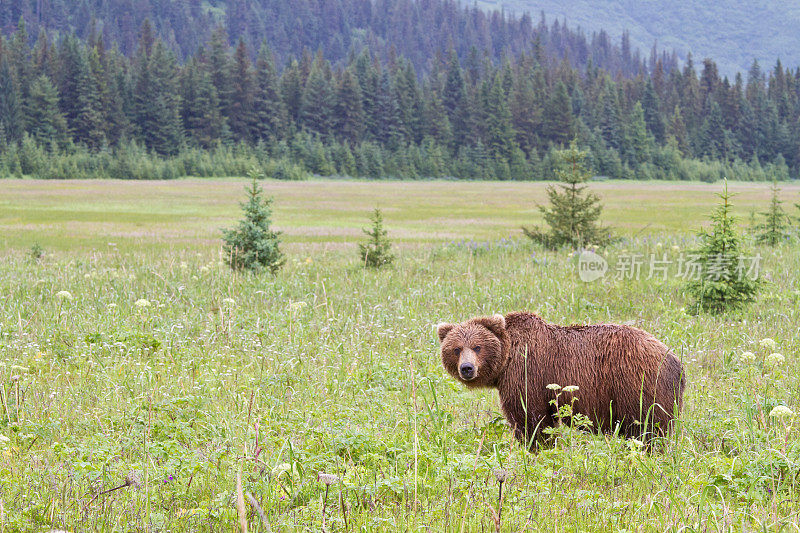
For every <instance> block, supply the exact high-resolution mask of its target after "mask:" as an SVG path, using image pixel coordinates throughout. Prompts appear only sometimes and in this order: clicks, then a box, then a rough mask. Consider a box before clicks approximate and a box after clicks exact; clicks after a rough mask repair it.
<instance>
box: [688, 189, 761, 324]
mask: <svg viewBox="0 0 800 533" xmlns="http://www.w3.org/2000/svg"><path fill="white" fill-rule="evenodd" d="M718 196H719V198H720V200H721V203H720V204H719V205H718V206H717V207H716V208H715V209H714V211H713V212H712V213H711V216H710V218H711V227H710V228H708V229H701V230H700V231H699V232H698V237H699V238H700V246H699V248H698V249H697V250H694V251H693V253H692V254H690V259H691V260H692V261H693V262H694V263H695V264H697V265H699V270H698V271H697V275H696V276H694V277H693V279H690V280H689V281H688V283H687V285H686V290H687V292H688V293H689V294H690V295H691V296H692V297H693V298H694V302H693V304H692V305H693V311H697V312H699V311H705V312H708V313H715V314H716V313H723V312H725V311H735V310H737V309H740V308H742V307H744V305H746V304H747V303H750V302H752V301H754V300H755V297H756V294H757V292H758V289H759V286H760V284H761V280H760V279H759V278H757V277H756V276H755V275H754V272H751V268H750V267H752V266H753V265H752V262H753V261H757V260H758V259H757V258H751V257H746V256H744V254H743V250H742V246H741V238H740V236H739V233H738V232H737V230H736V219H735V217H734V216H733V214H732V212H731V202H730V199H731V197H732V195H731V194H730V193H729V192H728V182H727V180H726V181H725V188H724V189H723V191H722V193H720V194H719V195H718Z"/></svg>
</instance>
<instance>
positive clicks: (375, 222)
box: [358, 208, 394, 268]
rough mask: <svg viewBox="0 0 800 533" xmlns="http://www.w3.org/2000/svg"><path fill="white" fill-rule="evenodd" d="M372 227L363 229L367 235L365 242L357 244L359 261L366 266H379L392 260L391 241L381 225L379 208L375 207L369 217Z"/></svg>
mask: <svg viewBox="0 0 800 533" xmlns="http://www.w3.org/2000/svg"><path fill="white" fill-rule="evenodd" d="M370 221H371V222H372V227H371V228H370V229H364V230H363V231H364V234H365V235H366V236H367V237H369V238H368V239H367V242H365V243H361V244H359V245H358V248H359V252H360V255H361V262H362V263H363V264H364V265H365V266H368V267H372V268H380V267H382V266H384V265H388V264H390V263H391V262H392V261H393V260H394V255H392V253H391V248H392V243H391V241H390V240H389V237H388V234H389V233H388V231H386V229H385V228H384V227H383V214H382V213H381V210H380V209H377V208H376V209H375V211H374V212H373V213H372V216H371V217H370Z"/></svg>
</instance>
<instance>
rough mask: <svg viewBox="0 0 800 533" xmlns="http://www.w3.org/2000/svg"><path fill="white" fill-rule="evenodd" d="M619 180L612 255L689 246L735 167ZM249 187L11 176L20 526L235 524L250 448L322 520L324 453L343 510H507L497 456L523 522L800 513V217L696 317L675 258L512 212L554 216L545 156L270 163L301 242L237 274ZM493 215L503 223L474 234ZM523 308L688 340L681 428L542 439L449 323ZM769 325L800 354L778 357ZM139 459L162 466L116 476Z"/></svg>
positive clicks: (7, 311)
mask: <svg viewBox="0 0 800 533" xmlns="http://www.w3.org/2000/svg"><path fill="white" fill-rule="evenodd" d="M595 187H596V188H597V190H598V191H599V192H600V194H601V196H602V197H603V198H604V200H605V201H606V204H607V205H608V210H607V214H606V217H605V220H606V222H608V223H610V224H612V225H614V226H616V227H618V228H620V229H621V232H622V233H623V234H624V235H626V239H625V240H624V241H623V242H621V243H619V244H618V245H616V246H615V247H613V248H611V249H609V250H607V251H606V253H607V255H608V257H609V258H610V259H611V260H612V261H613V259H614V257H616V256H617V255H618V254H620V253H621V251H622V250H623V249H625V250H629V251H637V252H641V253H650V252H652V251H655V250H656V249H657V248H658V249H661V248H663V249H666V250H669V253H670V254H675V253H677V252H674V251H672V250H673V249H672V247H673V246H678V247H679V249H680V250H685V249H686V248H687V247H688V246H690V245H691V237H687V236H686V232H687V231H689V230H691V229H693V228H694V227H695V226H696V225H697V224H699V223H700V222H701V221H702V220H703V218H704V214H705V213H706V212H707V211H709V210H710V208H711V204H710V202H712V201H713V192H714V191H715V190H716V188H717V187H709V186H700V185H684V184H638V183H630V184H629V183H603V184H598V185H595ZM733 188H734V189H735V190H738V191H739V192H741V195H740V197H739V198H738V206H739V208H740V210H741V212H742V213H746V212H747V210H748V209H749V207H746V206H748V204H750V203H753V204H756V203H757V204H758V205H766V202H767V199H768V194H769V193H768V187H767V186H766V185H760V186H749V185H736V186H734V187H733ZM241 189H242V182H241V181H233V180H231V181H210V182H205V181H179V182H174V183H172V182H170V183H157V184H150V183H137V184H126V183H113V182H97V183H74V182H63V183H51V184H42V183H38V182H0V190H2V191H3V195H2V202H3V204H2V207H1V208H0V225H1V226H3V233H4V235H5V236H4V237H3V239H4V243H3V247H4V250H5V251H6V253H4V254H3V256H2V257H1V258H0V302H1V303H0V376H2V377H1V378H0V386H2V391H0V392H2V394H0V399H1V400H2V402H0V403H1V404H2V405H0V435H3V436H5V437H8V439H9V440H8V442H0V501H2V509H3V513H2V514H1V516H0V530H2V531H44V530H48V529H50V528H56V529H58V528H62V529H67V530H69V531H93V530H96V531H141V530H146V529H153V530H164V531H167V530H168V531H198V530H207V531H220V530H224V531H232V530H235V528H236V527H237V523H238V519H237V512H236V506H235V486H236V474H237V472H239V471H240V470H241V472H242V484H243V489H244V491H245V492H248V493H250V494H252V495H253V497H254V498H255V499H256V500H257V501H258V503H259V505H260V507H262V508H263V510H264V513H265V517H266V520H267V521H268V523H269V524H270V527H271V529H272V531H283V530H301V531H319V530H320V529H321V527H322V509H323V499H324V494H325V488H324V486H323V485H322V484H321V483H319V482H318V481H317V474H318V473H319V472H325V473H331V474H336V475H338V476H340V479H341V482H339V483H336V484H334V485H332V486H331V487H330V491H329V495H328V499H327V504H326V518H325V521H326V525H325V527H326V529H327V530H328V531H345V530H348V531H375V530H385V531H396V530H431V531H445V530H447V531H461V530H462V528H463V530H464V531H492V530H493V528H494V524H493V521H492V511H491V510H490V505H491V506H494V507H495V508H496V507H497V491H498V485H497V482H496V480H495V476H494V471H495V470H496V469H498V468H505V469H506V470H508V471H509V472H510V477H509V479H508V481H507V483H506V484H505V486H504V493H505V498H504V502H503V511H502V525H501V530H502V531H519V530H542V531H611V530H615V531H616V530H621V529H626V530H628V531H667V530H676V529H679V528H681V527H684V526H685V527H687V528H688V530H689V531H700V530H703V531H706V530H708V531H722V530H725V531H728V530H735V531H741V530H767V531H773V530H775V531H777V530H783V531H796V530H797V529H798V528H797V516H798V512H800V503H798V501H800V485H799V484H798V481H799V480H798V474H800V442H798V441H797V438H798V436H800V433H798V429H797V423H798V420H797V418H794V419H791V420H787V421H786V422H787V424H788V426H787V427H785V426H784V425H783V424H782V423H781V422H780V421H778V420H775V419H770V418H769V417H768V416H767V415H768V413H769V411H770V409H771V408H772V407H773V406H774V405H777V404H785V405H787V406H789V407H790V408H791V409H793V410H794V411H795V412H799V411H798V410H800V403H799V401H798V397H797V392H798V390H800V334H798V328H797V324H798V323H800V312H799V311H798V307H799V306H800V291H798V286H799V282H800V280H799V279H798V271H800V249H798V244H797V241H793V242H792V243H789V244H786V245H784V246H782V247H779V248H777V249H774V250H773V249H767V248H759V249H758V251H759V252H760V253H761V254H762V255H763V256H764V258H765V264H764V269H765V272H766V275H767V277H768V278H769V280H770V281H769V282H768V283H767V285H766V287H765V289H764V291H763V292H762V294H761V296H760V298H759V301H758V302H757V303H756V304H754V305H752V306H750V307H749V308H748V309H747V310H746V311H745V312H743V313H742V314H739V315H733V316H724V317H719V318H714V317H708V316H699V317H695V316H690V315H687V314H686V313H685V312H684V311H683V307H684V306H685V305H686V303H687V302H686V300H685V298H684V295H683V292H682V286H681V283H680V280H677V279H675V278H674V277H670V278H669V279H667V280H666V281H655V280H650V281H648V280H644V279H642V280H640V281H616V280H615V279H614V278H613V276H609V277H607V278H605V279H604V280H602V281H598V282H594V283H591V284H585V283H582V282H581V281H579V279H578V277H577V274H576V268H575V258H574V257H572V256H571V255H570V254H567V253H565V252H545V251H543V250H541V249H537V248H533V247H531V245H529V244H528V243H525V242H523V241H522V240H519V239H513V240H511V241H499V240H497V239H498V238H503V237H508V236H509V235H510V234H512V235H518V230H517V229H516V228H518V226H519V225H520V224H521V223H524V222H528V221H529V220H530V219H531V218H532V214H533V213H534V211H533V209H532V207H531V205H530V203H531V202H532V201H534V200H536V199H540V198H541V196H542V190H543V187H542V185H541V184H497V183H494V184H487V183H466V184H457V183H449V182H433V183H362V182H310V183H307V184H273V183H270V184H269V189H270V191H271V193H273V194H274V195H275V196H276V207H277V211H276V222H277V223H278V224H279V225H280V226H281V227H282V228H283V229H284V230H285V231H286V234H287V239H288V240H289V241H290V243H289V245H288V246H287V249H288V251H289V262H288V264H287V266H286V268H285V269H284V270H283V271H282V272H281V273H280V274H279V275H278V276H277V277H275V278H272V277H268V276H249V275H237V274H235V273H233V272H231V271H230V270H229V269H227V268H226V267H224V266H223V265H222V264H221V263H220V261H219V257H218V250H219V241H218V233H217V228H218V227H220V226H224V225H228V224H230V222H231V221H232V220H233V219H234V218H235V217H236V216H237V208H236V201H238V200H239V199H240V198H241V196H242V194H241ZM789 189H790V187H785V188H784V192H785V194H786V199H787V200H790V199H792V197H793V195H796V192H797V189H796V187H795V188H794V189H792V191H789ZM156 193H157V194H158V199H152V198H150V195H155V194H156ZM795 197H796V196H795ZM98 199H99V200H98ZM665 203H666V204H668V205H673V206H676V207H677V208H678V210H679V212H678V213H672V212H671V211H670V212H666V213H665V212H664V211H659V206H661V205H664V204H665ZM376 204H378V205H380V207H381V208H382V209H384V211H385V213H386V215H387V217H386V218H387V226H388V227H389V229H390V236H391V235H393V234H395V235H397V236H398V237H399V240H401V241H402V244H403V245H402V246H400V247H399V249H398V250H396V252H397V256H398V259H397V261H396V264H393V265H392V267H391V268H388V269H384V270H380V271H372V270H365V269H363V268H360V266H359V264H358V261H357V257H356V251H355V246H353V245H352V244H350V242H351V241H354V240H355V239H357V238H358V232H359V228H360V227H361V226H365V225H366V216H367V215H368V212H369V209H370V208H371V207H373V206H374V205H376ZM11 206H14V207H13V208H12V207H11ZM26 206H27V208H26ZM626 207H627V208H626ZM115 213H121V215H120V216H119V217H118V218H116V217H115V218H114V219H112V220H109V219H111V218H112V217H113V216H114V214H115ZM108 214H110V215H108ZM486 220H489V221H491V222H492V224H491V225H490V226H484V225H483V224H481V221H486ZM649 221H653V224H652V225H650V226H648V225H647V224H648V222H649ZM639 232H642V233H639ZM327 233H331V234H332V235H333V237H332V238H327V237H326V235H327ZM654 233H655V234H657V236H655V237H654V236H653V234H654ZM473 237H475V238H476V239H478V240H487V241H490V242H491V244H490V245H487V247H486V248H479V249H478V250H475V251H473V250H472V249H471V248H470V247H469V246H468V245H465V244H450V241H452V240H454V239H455V240H460V239H467V240H469V239H471V238H473ZM112 238H113V239H114V240H115V241H114V242H116V243H117V246H111V247H109V246H108V245H107V242H108V241H110V240H111V239H112ZM32 240H38V241H40V242H42V244H43V245H44V248H45V250H46V251H47V252H48V253H47V254H46V255H45V257H44V259H43V260H42V261H41V262H38V263H36V262H33V261H32V260H30V259H29V258H28V256H27V249H28V248H29V247H30V242H31V241H32ZM656 241H658V242H660V243H661V247H658V244H657V242H656ZM59 291H69V292H70V293H71V295H72V299H67V298H60V297H59V296H57V294H58V292H59ZM139 299H147V300H148V302H149V303H150V305H149V306H145V307H139V306H137V305H136V302H137V300H139ZM301 302H302V303H301ZM521 309H528V310H533V311H536V312H538V313H540V314H541V315H542V316H543V317H544V318H546V319H548V320H550V321H553V322H558V323H584V322H602V321H613V322H622V321H631V322H634V323H635V324H637V325H638V326H640V327H642V328H645V329H647V330H649V331H651V332H652V333H654V334H655V335H656V336H658V337H659V338H660V339H662V340H663V341H664V342H665V343H667V344H668V345H670V346H671V347H672V348H673V349H674V350H675V351H676V352H677V353H678V354H680V355H681V356H682V357H683V358H684V361H685V364H686V368H687V373H688V381H689V386H688V389H687V393H686V394H687V396H686V406H685V412H684V414H683V417H682V421H681V424H680V426H679V428H678V431H677V433H676V435H675V437H674V438H673V439H672V440H671V441H670V442H669V443H667V444H666V445H665V447H664V450H663V451H662V452H660V453H654V454H650V455H648V454H642V453H640V451H639V450H638V449H637V448H636V446H635V443H632V442H630V441H624V440H622V439H614V438H606V437H603V436H593V435H586V434H572V433H568V434H567V435H566V436H564V438H563V439H562V440H559V441H558V442H557V443H556V444H555V445H554V446H553V447H552V448H550V449H547V450H544V451H542V452H540V453H539V454H531V453H528V452H525V451H524V450H523V449H522V448H520V446H518V445H517V444H516V442H515V441H514V439H513V438H512V436H511V435H510V434H509V432H508V430H507V428H506V427H505V426H504V424H503V423H502V418H501V417H500V414H499V408H498V405H497V399H496V393H494V392H492V391H478V392H475V391H467V390H465V389H464V388H463V387H461V386H460V385H458V384H457V383H456V382H455V381H454V380H453V379H451V378H449V377H448V376H446V375H445V373H444V370H443V369H442V367H441V363H440V361H439V356H438V342H437V340H436V338H435V333H434V324H436V323H437V322H440V321H445V320H446V321H453V320H463V319H466V318H468V317H470V316H474V315H478V314H488V313H493V312H508V311H512V310H521ZM765 337H769V338H772V339H774V340H775V341H776V343H777V348H776V351H779V352H781V353H783V354H784V355H785V356H786V363H785V365H783V366H781V367H778V368H774V369H773V368H769V367H768V366H766V365H765V364H764V363H763V357H764V356H765V355H766V354H767V353H768V352H769V351H771V350H767V349H765V348H761V347H760V346H759V344H758V343H759V340H760V339H762V338H765ZM744 351H752V352H755V353H756V354H757V359H756V361H755V363H748V364H741V363H739V362H738V356H739V355H740V354H741V353H742V352H744ZM564 385H566V384H564ZM762 415H763V416H762ZM129 475H132V476H133V477H135V478H136V479H137V480H138V483H137V484H136V486H127V487H123V488H121V489H119V490H116V491H112V492H108V493H106V494H101V493H102V492H103V491H106V490H109V489H113V488H114V487H117V486H119V485H122V484H123V481H124V480H125V479H126V477H127V476H129ZM247 511H248V515H247V520H248V522H249V526H250V530H251V531H266V529H267V528H266V526H264V525H263V524H262V522H261V519H260V517H259V515H258V514H257V512H256V511H254V510H253V508H252V507H251V506H249V505H248V507H247Z"/></svg>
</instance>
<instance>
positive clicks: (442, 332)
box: [436, 322, 456, 342]
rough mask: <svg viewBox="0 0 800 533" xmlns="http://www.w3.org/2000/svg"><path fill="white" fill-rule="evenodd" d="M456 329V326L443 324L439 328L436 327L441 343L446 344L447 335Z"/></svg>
mask: <svg viewBox="0 0 800 533" xmlns="http://www.w3.org/2000/svg"><path fill="white" fill-rule="evenodd" d="M454 327H456V325H455V324H447V323H445V322H442V323H441V324H439V325H438V326H436V334H437V335H439V342H444V338H445V337H447V334H448V333H450V331H451V330H452V329H453V328H454Z"/></svg>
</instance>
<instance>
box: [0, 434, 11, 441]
mask: <svg viewBox="0 0 800 533" xmlns="http://www.w3.org/2000/svg"><path fill="white" fill-rule="evenodd" d="M10 441H11V439H9V438H8V437H6V436H5V435H0V442H10Z"/></svg>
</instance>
